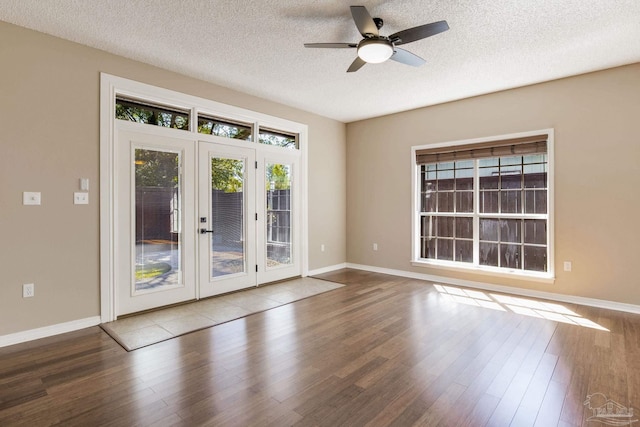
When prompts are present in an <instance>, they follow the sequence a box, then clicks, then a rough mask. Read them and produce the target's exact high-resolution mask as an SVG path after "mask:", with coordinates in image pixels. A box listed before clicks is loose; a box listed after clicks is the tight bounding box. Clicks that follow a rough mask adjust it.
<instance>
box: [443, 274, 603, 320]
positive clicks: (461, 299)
mask: <svg viewBox="0 0 640 427" xmlns="http://www.w3.org/2000/svg"><path fill="white" fill-rule="evenodd" d="M433 286H434V287H435V288H436V290H437V291H438V292H439V293H440V295H441V296H442V297H443V298H444V299H445V300H447V301H452V302H457V303H460V304H467V305H474V306H477V307H484V308H489V309H492V310H499V311H510V312H513V313H516V314H522V315H524V316H530V317H538V318H541V319H547V320H553V321H554V322H561V323H567V324H570V325H577V326H584V327H586V328H592V329H599V330H601V331H607V332H609V330H608V329H607V328H605V327H603V326H600V325H598V324H597V323H595V322H593V321H591V320H589V319H586V318H584V317H582V316H580V315H579V314H577V313H576V312H574V311H573V310H570V309H568V308H567V307H565V306H563V305H562V304H557V303H551V302H545V301H537V300H534V299H529V298H522V297H513V296H509V295H500V294H493V293H491V294H487V293H485V292H482V291H478V290H475V289H465V288H458V287H454V286H445V285H436V284H434V285H433Z"/></svg>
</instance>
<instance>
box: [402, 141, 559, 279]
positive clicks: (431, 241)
mask: <svg viewBox="0 0 640 427" xmlns="http://www.w3.org/2000/svg"><path fill="white" fill-rule="evenodd" d="M548 139H549V137H548V134H544V135H534V136H527V137H520V138H509V139H504V140H493V141H483V142H481V143H473V144H456V145H453V146H448V147H436V148H422V149H420V148H418V149H415V156H416V163H417V171H418V186H417V187H416V188H417V190H418V194H417V195H416V196H417V200H418V203H416V207H417V212H416V215H417V221H416V223H415V224H416V230H415V231H414V236H415V237H414V239H415V240H414V244H416V251H415V258H416V259H415V260H414V261H417V262H426V263H431V264H440V265H446V266H454V267H455V266H459V267H463V268H476V269H484V270H488V271H505V272H506V271H508V272H516V273H517V272H521V273H527V274H528V273H533V274H534V275H535V274H542V275H545V276H546V275H549V274H551V273H552V271H551V270H552V263H551V262H550V261H551V259H550V258H551V256H550V254H551V250H550V249H551V247H550V246H551V245H550V243H551V242H552V238H551V235H550V231H551V230H550V226H549V221H550V212H549V205H550V203H549V194H550V191H549V190H550V180H549V155H548V151H549V143H548Z"/></svg>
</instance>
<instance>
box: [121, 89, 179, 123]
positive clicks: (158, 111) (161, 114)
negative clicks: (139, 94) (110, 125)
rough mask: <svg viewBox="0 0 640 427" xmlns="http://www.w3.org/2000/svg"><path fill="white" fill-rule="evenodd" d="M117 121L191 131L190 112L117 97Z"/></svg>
mask: <svg viewBox="0 0 640 427" xmlns="http://www.w3.org/2000/svg"><path fill="white" fill-rule="evenodd" d="M116 119H120V120H128V121H130V122H137V123H144V124H149V125H155V126H162V127H168V128H174V129H182V130H189V111H188V110H179V109H176V108H173V107H168V106H162V105H154V104H151V103H147V102H140V101H136V100H130V99H125V98H121V97H116Z"/></svg>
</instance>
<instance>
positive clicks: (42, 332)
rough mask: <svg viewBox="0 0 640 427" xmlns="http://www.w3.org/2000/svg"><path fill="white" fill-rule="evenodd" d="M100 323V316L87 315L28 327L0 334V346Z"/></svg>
mask: <svg viewBox="0 0 640 427" xmlns="http://www.w3.org/2000/svg"><path fill="white" fill-rule="evenodd" d="M99 324H100V316H93V317H87V318H86V319H78V320H72V321H71V322H65V323H58V324H57V325H50V326H44V327H42V328H37V329H30V330H28V331H22V332H16V333H14V334H8V335H0V347H6V346H9V345H14V344H20V343H23V342H27V341H33V340H37V339H40V338H47V337H52V336H54V335H59V334H64V333H66V332H73V331H77V330H80V329H84V328H89V327H91V326H96V325H99Z"/></svg>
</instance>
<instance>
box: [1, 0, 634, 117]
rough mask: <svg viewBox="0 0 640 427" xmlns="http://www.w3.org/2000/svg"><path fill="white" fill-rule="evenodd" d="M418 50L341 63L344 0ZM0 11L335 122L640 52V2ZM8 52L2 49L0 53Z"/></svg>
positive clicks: (189, 1) (81, 4)
mask: <svg viewBox="0 0 640 427" xmlns="http://www.w3.org/2000/svg"><path fill="white" fill-rule="evenodd" d="M352 4H354V5H364V6H366V7H367V8H368V10H369V12H370V13H371V15H372V16H374V17H381V18H382V19H383V20H384V23H385V25H384V27H383V28H382V29H381V30H380V34H382V35H390V34H392V33H395V32H397V31H400V30H403V29H406V28H410V27H415V26H418V25H422V24H425V23H429V22H434V21H440V20H446V21H447V22H448V23H449V26H450V28H451V29H450V30H449V31H447V32H444V33H442V34H438V35H436V36H433V37H431V38H428V39H424V40H420V41H416V42H413V43H411V44H406V45H403V46H402V48H405V49H407V50H409V51H411V52H413V53H415V54H417V55H419V56H421V57H423V58H424V59H426V61H427V63H426V64H425V65H423V66H422V67H419V68H414V67H410V66H407V65H403V64H400V63H397V62H394V61H388V62H386V63H383V64H376V65H373V64H368V65H366V66H365V67H363V68H362V69H361V70H360V71H358V72H356V73H346V70H347V68H348V67H349V65H350V64H351V62H352V61H353V59H354V58H355V56H356V52H355V49H306V48H304V47H303V44H304V43H313V42H354V43H355V42H358V41H359V40H360V39H361V36H360V34H359V33H358V30H357V29H356V27H355V25H354V23H353V20H352V18H351V13H350V10H349V6H350V5H352ZM0 19H1V20H3V21H6V22H10V23H14V24H17V25H21V26H23V27H27V28H31V29H34V30H37V31H41V32H44V33H47V34H51V35H54V36H57V37H61V38H64V39H68V40H72V41H75V42H78V43H81V44H84V45H87V46H92V47H95V48H98V49H102V50H105V51H108V52H112V53H115V54H117V55H121V56H124V57H127V58H133V59H136V60H139V61H142V62H146V63H149V64H153V65H156V66H159V67H162V68H165V69H169V70H173V71H177V72H179V73H182V74H185V75H189V76H193V77H196V78H199V79H202V80H206V81H209V82H212V83H216V84H219V85H223V86H225V87H229V88H232V89H236V90H239V91H242V92H246V93H250V94H253V95H256V96H259V97H263V98H267V99H271V100H274V101H277V102H280V103H283V104H287V105H290V106H294V107H297V108H301V109H303V110H307V111H311V112H313V113H317V114H320V115H323V116H326V117H330V118H334V119H337V120H340V121H343V122H351V121H355V120H359V119H364V118H369V117H375V116H380V115H384V114H389V113H394V112H398V111H404V110H408V109H413V108H417V107H423V106H428V105H434V104H439V103H443V102H447V101H452V100H456V99H461V98H467V97H470V96H475V95H480V94H485V93H489V92H495V91H499V90H503V89H509V88H514V87H518V86H524V85H528V84H532V83H538V82H543V81H548V80H553V79H558V78H562V77H567V76H571V75H576V74H582V73H585V72H590V71H595V70H601V69H605V68H610V67H615V66H619V65H624V64H630V63H635V62H640V0H458V1H451V0H430V1H423V0H389V1H382V0H365V1H360V2H354V0H351V1H346V0H316V1H310V0H283V1H277V0H254V1H240V0H182V1H177V0H153V1H151V0H108V1H106V0H100V1H96V0H55V1H54V0H2V1H0ZM4 60H7V58H5V59H4Z"/></svg>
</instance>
